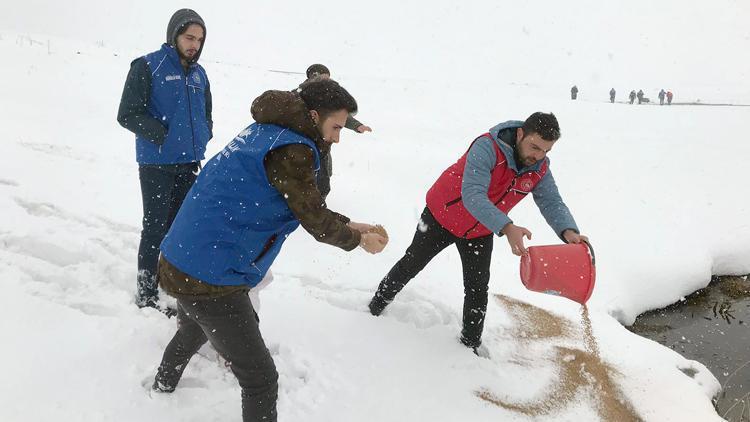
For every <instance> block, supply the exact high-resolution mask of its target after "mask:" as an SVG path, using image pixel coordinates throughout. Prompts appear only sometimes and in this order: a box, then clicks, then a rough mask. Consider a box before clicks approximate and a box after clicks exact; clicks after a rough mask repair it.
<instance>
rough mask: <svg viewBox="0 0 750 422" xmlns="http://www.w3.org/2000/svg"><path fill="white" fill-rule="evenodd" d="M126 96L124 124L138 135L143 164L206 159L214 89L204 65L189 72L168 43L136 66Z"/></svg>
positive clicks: (193, 66)
mask: <svg viewBox="0 0 750 422" xmlns="http://www.w3.org/2000/svg"><path fill="white" fill-rule="evenodd" d="M144 91H145V92H144ZM143 97H146V98H143ZM122 98H123V99H122V100H121V102H120V110H119V112H118V121H119V122H120V124H121V125H123V126H124V127H125V128H127V129H129V130H131V131H132V132H134V133H135V135H136V160H137V161H138V163H139V164H141V165H144V164H180V163H190V162H197V161H200V160H202V159H203V158H204V153H205V150H206V144H207V143H208V140H209V139H210V138H211V136H212V133H211V129H212V126H213V122H212V121H211V95H210V85H209V82H208V76H207V75H206V71H205V70H204V69H203V67H202V66H200V65H199V64H197V63H192V64H190V66H189V67H188V69H187V71H186V70H185V69H184V68H183V67H182V65H181V64H180V58H179V55H178V53H177V50H176V49H175V48H174V47H172V46H170V45H169V44H164V45H162V47H161V49H159V50H158V51H155V52H153V53H150V54H147V55H146V56H145V57H143V58H140V59H138V60H135V61H134V62H133V64H132V65H131V71H130V73H129V74H128V80H127V82H126V84H125V89H124V91H123V97H122ZM144 106H145V107H144Z"/></svg>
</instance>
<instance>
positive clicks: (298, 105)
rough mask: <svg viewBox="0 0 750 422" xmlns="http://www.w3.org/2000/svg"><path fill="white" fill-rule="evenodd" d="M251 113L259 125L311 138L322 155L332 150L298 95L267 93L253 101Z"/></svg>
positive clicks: (273, 91) (287, 92)
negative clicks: (264, 124)
mask: <svg viewBox="0 0 750 422" xmlns="http://www.w3.org/2000/svg"><path fill="white" fill-rule="evenodd" d="M250 113H251V114H252V116H253V119H254V120H255V121H256V122H258V123H270V124H274V125H278V126H282V127H286V128H289V129H291V130H293V131H295V132H297V133H299V134H301V135H303V136H305V137H307V138H309V139H310V140H312V141H313V142H314V143H315V146H316V147H317V148H318V151H320V153H321V154H327V153H328V152H329V151H330V150H331V144H330V143H328V142H325V141H324V140H323V136H322V135H321V133H320V131H319V130H318V127H317V126H316V125H315V122H313V120H312V117H310V110H308V109H307V106H306V105H305V102H304V101H302V98H301V97H300V96H299V94H297V93H294V92H290V91H275V90H272V91H266V92H264V93H263V94H261V95H260V96H259V97H258V98H256V99H255V100H254V101H253V104H252V106H251V107H250Z"/></svg>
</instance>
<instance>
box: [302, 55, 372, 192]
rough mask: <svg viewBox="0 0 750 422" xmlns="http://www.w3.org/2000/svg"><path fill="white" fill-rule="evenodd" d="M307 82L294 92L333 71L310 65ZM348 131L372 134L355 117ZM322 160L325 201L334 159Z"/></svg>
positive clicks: (320, 183)
mask: <svg viewBox="0 0 750 422" xmlns="http://www.w3.org/2000/svg"><path fill="white" fill-rule="evenodd" d="M306 76H307V80H305V81H304V82H302V83H301V84H300V85H299V87H297V88H295V89H294V92H300V90H301V89H302V88H303V87H304V86H305V84H308V83H310V82H312V81H316V80H323V79H329V78H330V77H331V71H330V70H328V68H327V67H326V66H325V65H322V64H319V63H316V64H313V65H310V67H308V68H307V72H306ZM345 127H346V128H347V129H350V130H353V131H355V132H357V133H365V132H372V129H371V128H370V126H367V125H365V124H363V123H362V122H360V121H359V120H357V119H355V118H354V116H353V115H351V114H350V115H349V117H347V118H346V126H345ZM320 159H321V167H320V169H321V171H320V172H318V187H319V189H320V193H321V194H323V199H325V198H326V197H327V196H328V193H329V192H330V191H331V176H333V158H332V157H331V155H330V154H326V155H324V156H322V157H320Z"/></svg>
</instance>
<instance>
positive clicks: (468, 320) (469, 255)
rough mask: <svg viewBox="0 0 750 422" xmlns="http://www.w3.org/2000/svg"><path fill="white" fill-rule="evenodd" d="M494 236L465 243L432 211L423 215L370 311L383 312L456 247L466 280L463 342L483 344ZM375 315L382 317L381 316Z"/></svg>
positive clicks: (381, 286)
mask: <svg viewBox="0 0 750 422" xmlns="http://www.w3.org/2000/svg"><path fill="white" fill-rule="evenodd" d="M492 241H493V235H489V236H483V237H479V238H476V239H463V238H460V237H456V236H454V235H453V234H451V233H450V232H449V231H448V230H446V229H444V228H443V227H442V226H441V225H440V224H439V223H438V222H437V221H435V217H433V215H432V213H431V212H430V210H429V209H427V208H425V209H424V211H423V212H422V217H421V221H420V224H419V225H418V226H417V231H416V233H415V234H414V240H412V242H411V245H409V248H407V249H406V254H405V255H404V256H403V258H401V259H400V260H399V261H398V262H397V263H396V265H394V266H393V268H392V269H391V271H390V272H389V273H388V275H386V276H385V278H383V280H382V281H381V282H380V286H378V291H377V292H376V293H375V297H374V298H373V303H372V304H371V305H370V307H371V310H373V308H375V309H376V310H377V308H378V307H380V311H382V308H384V307H385V306H386V305H387V304H388V303H390V302H391V301H392V300H393V299H394V297H396V294H397V293H398V292H400V291H401V289H403V288H404V286H406V283H408V282H409V281H410V280H411V279H412V278H414V277H415V276H416V275H417V274H418V273H419V272H420V271H422V269H423V268H424V267H425V266H426V265H427V263H428V262H430V261H431V260H432V258H434V257H435V256H436V255H437V254H438V253H440V251H442V250H443V249H445V248H446V247H448V246H449V245H451V244H454V243H455V245H456V248H458V253H459V255H460V256H461V265H462V266H463V276H464V310H463V329H462V330H461V342H462V343H464V344H465V345H467V346H469V347H477V346H479V345H480V344H481V343H482V330H483V329H484V315H485V313H486V312H487V288H488V287H487V285H488V284H489V281H490V261H491V259H492ZM373 313H376V314H379V312H375V311H374V310H373Z"/></svg>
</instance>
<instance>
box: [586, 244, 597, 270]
mask: <svg viewBox="0 0 750 422" xmlns="http://www.w3.org/2000/svg"><path fill="white" fill-rule="evenodd" d="M583 243H585V244H586V246H588V247H589V252H591V264H592V265H594V266H596V254H594V247H593V246H591V243H589V241H588V240H584V241H583Z"/></svg>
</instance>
